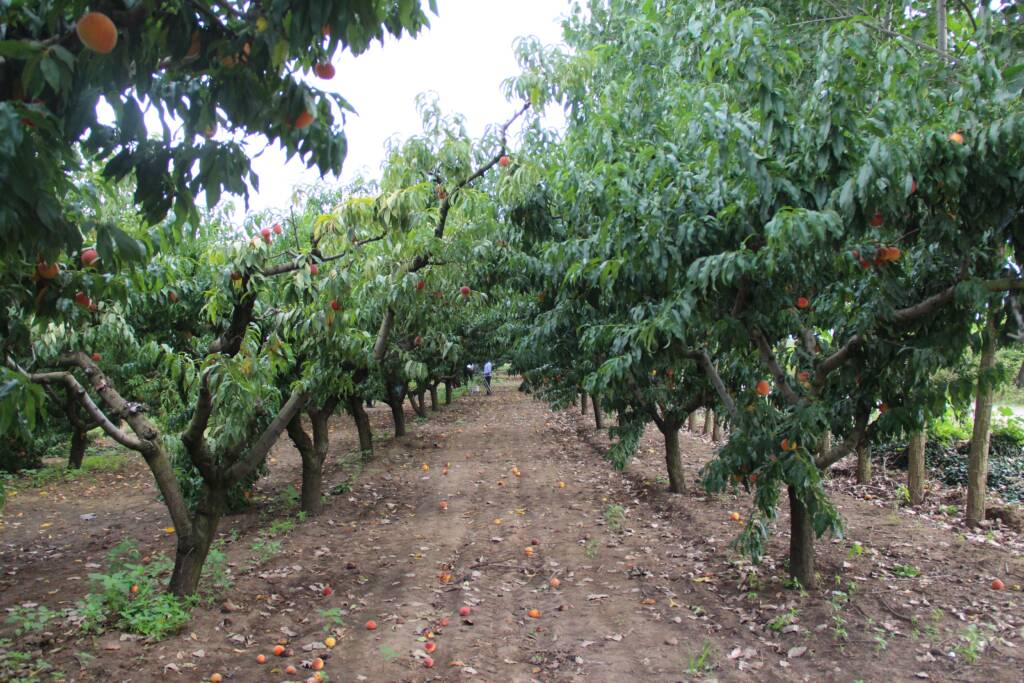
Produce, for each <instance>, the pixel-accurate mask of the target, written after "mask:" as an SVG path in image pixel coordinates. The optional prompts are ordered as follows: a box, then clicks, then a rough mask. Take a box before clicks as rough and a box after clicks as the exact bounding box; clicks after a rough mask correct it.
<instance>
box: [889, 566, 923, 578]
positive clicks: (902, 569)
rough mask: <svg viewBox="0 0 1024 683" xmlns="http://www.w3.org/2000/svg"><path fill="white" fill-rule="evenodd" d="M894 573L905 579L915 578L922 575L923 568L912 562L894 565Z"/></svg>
mask: <svg viewBox="0 0 1024 683" xmlns="http://www.w3.org/2000/svg"><path fill="white" fill-rule="evenodd" d="M892 573H893V574H895V575H896V576H902V577H903V578H905V579H914V578H917V577H918V576H921V570H920V569H918V568H917V567H915V566H914V565H912V564H896V565H893V568H892Z"/></svg>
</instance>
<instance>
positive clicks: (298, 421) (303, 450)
mask: <svg viewBox="0 0 1024 683" xmlns="http://www.w3.org/2000/svg"><path fill="white" fill-rule="evenodd" d="M331 412H333V408H332V409H331V410H330V411H327V410H322V411H321V410H310V411H309V421H310V424H311V426H312V428H313V439H312V440H310V438H309V435H308V434H307V433H306V430H305V429H304V428H303V426H302V413H297V414H296V415H295V417H293V418H292V419H291V420H290V421H289V422H288V427H287V429H288V436H289V437H290V438H291V440H292V443H294V444H295V448H296V449H298V451H299V456H300V457H301V458H302V498H301V505H302V506H301V510H302V511H303V512H305V513H306V514H308V515H318V514H320V511H321V510H322V509H323V480H324V471H323V470H324V460H326V459H327V450H328V447H329V446H330V436H329V434H328V432H327V419H328V418H329V417H330V414H331Z"/></svg>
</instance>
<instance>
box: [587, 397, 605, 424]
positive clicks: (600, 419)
mask: <svg viewBox="0 0 1024 683" xmlns="http://www.w3.org/2000/svg"><path fill="white" fill-rule="evenodd" d="M590 401H591V403H593V406H594V428H595V429H604V416H602V415H601V406H600V405H598V403H597V396H591V397H590Z"/></svg>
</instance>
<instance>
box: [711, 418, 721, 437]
mask: <svg viewBox="0 0 1024 683" xmlns="http://www.w3.org/2000/svg"><path fill="white" fill-rule="evenodd" d="M711 440H712V441H714V442H715V443H718V442H719V441H721V440H722V420H721V419H719V417H718V416H717V415H712V416H711Z"/></svg>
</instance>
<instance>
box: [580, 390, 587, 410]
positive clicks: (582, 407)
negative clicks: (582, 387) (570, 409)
mask: <svg viewBox="0 0 1024 683" xmlns="http://www.w3.org/2000/svg"><path fill="white" fill-rule="evenodd" d="M586 414H587V392H585V391H581V392H580V415H586Z"/></svg>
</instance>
